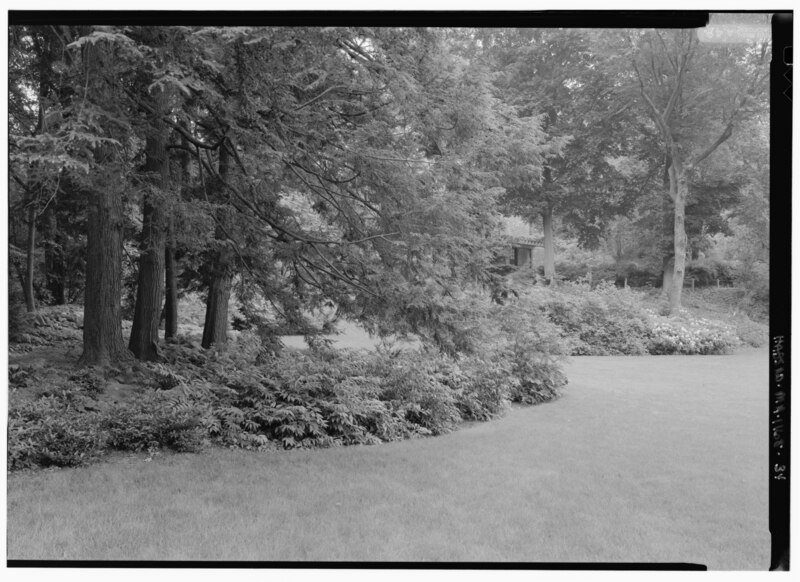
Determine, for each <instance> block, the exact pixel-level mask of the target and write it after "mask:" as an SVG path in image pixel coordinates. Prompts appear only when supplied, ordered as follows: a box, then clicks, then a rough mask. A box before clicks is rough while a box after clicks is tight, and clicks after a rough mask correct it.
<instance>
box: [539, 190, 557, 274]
mask: <svg viewBox="0 0 800 582" xmlns="http://www.w3.org/2000/svg"><path fill="white" fill-rule="evenodd" d="M542 223H543V228H544V278H545V279H547V282H548V283H549V284H550V285H552V284H553V280H554V279H555V276H556V252H555V246H554V242H553V205H552V204H548V205H547V208H546V209H545V211H544V212H543V213H542Z"/></svg>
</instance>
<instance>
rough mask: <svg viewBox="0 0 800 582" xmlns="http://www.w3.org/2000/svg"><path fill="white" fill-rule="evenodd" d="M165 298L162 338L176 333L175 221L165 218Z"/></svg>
mask: <svg viewBox="0 0 800 582" xmlns="http://www.w3.org/2000/svg"><path fill="white" fill-rule="evenodd" d="M164 274H165V277H166V280H165V287H166V300H165V301H164V320H165V321H164V339H169V338H174V337H175V336H176V335H177V334H178V276H177V272H176V269H175V222H174V220H173V218H172V215H170V217H169V218H168V219H167V245H166V247H165V248H164Z"/></svg>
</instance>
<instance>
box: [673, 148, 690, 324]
mask: <svg viewBox="0 0 800 582" xmlns="http://www.w3.org/2000/svg"><path fill="white" fill-rule="evenodd" d="M673 165H674V158H673ZM673 176H674V177H673ZM670 180H674V181H675V192H676V196H675V225H674V234H675V242H674V254H675V269H674V272H673V275H672V291H671V293H670V298H669V308H670V313H676V312H677V311H679V310H680V308H681V296H682V294H683V279H684V275H685V272H686V225H685V223H686V198H687V196H688V194H689V184H688V180H687V177H686V173H685V172H684V171H683V170H682V169H681V168H680V167H678V169H676V170H675V171H674V172H671V173H670Z"/></svg>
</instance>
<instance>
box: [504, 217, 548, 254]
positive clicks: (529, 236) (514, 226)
mask: <svg viewBox="0 0 800 582" xmlns="http://www.w3.org/2000/svg"><path fill="white" fill-rule="evenodd" d="M503 224H504V225H505V234H506V237H507V238H508V241H509V242H510V243H511V244H512V245H513V246H523V247H541V246H544V237H543V236H541V235H540V234H539V233H538V232H536V231H535V230H533V229H532V228H531V225H530V223H528V221H527V220H525V219H523V218H521V217H519V216H504V217H503Z"/></svg>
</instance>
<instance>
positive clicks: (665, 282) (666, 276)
mask: <svg viewBox="0 0 800 582" xmlns="http://www.w3.org/2000/svg"><path fill="white" fill-rule="evenodd" d="M674 274H675V261H674V260H673V256H672V255H671V254H670V255H669V256H668V257H664V262H663V263H662V279H661V295H662V296H663V297H667V298H669V297H670V295H671V294H672V277H673V275H674Z"/></svg>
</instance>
